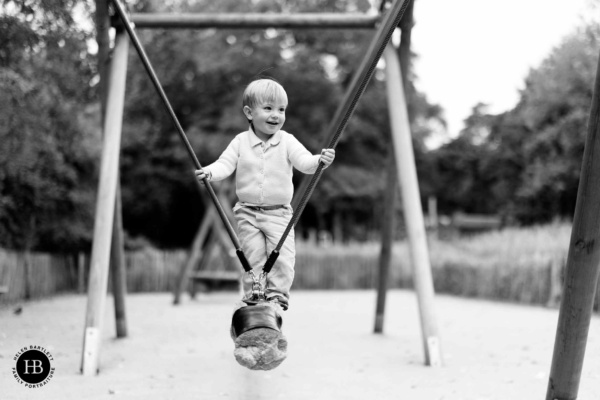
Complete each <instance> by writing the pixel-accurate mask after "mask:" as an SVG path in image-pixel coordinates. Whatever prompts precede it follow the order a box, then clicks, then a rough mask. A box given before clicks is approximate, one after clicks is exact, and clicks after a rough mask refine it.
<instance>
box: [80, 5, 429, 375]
mask: <svg viewBox="0 0 600 400" xmlns="http://www.w3.org/2000/svg"><path fill="white" fill-rule="evenodd" d="M98 3H99V8H104V9H106V6H107V5H106V3H103V2H102V1H100V0H98ZM407 5H408V1H396V2H394V3H393V4H392V6H391V7H390V9H389V10H388V12H387V14H386V15H385V17H384V18H383V19H381V20H380V19H379V17H377V18H375V17H374V16H364V17H363V16H358V17H356V18H343V17H341V16H340V15H335V16H333V15H323V16H321V15H319V16H318V18H315V19H314V21H313V22H312V23H308V22H306V18H309V19H310V15H303V16H300V17H298V18H295V16H286V17H285V18H273V16H272V15H269V16H265V15H262V14H261V15H243V16H240V15H237V16H236V15H234V16H229V17H222V16H218V17H215V16H211V18H204V21H205V22H204V24H207V23H210V24H211V25H212V26H215V27H220V24H222V25H223V26H229V27H232V25H235V26H236V27H238V28H243V27H249V26H252V27H257V26H260V27H272V26H274V27H290V26H294V27H298V28H300V27H305V28H314V27H315V24H316V25H317V26H319V27H323V28H342V27H344V28H346V27H349V26H352V27H356V28H372V27H373V24H374V23H375V22H379V29H378V32H377V33H376V34H375V36H374V40H373V42H372V44H371V46H370V47H369V49H368V51H367V55H366V56H365V58H364V59H363V62H362V63H361V66H360V68H359V72H357V73H356V74H355V76H354V78H353V81H352V83H351V85H350V87H349V90H348V93H347V94H346V96H345V98H344V101H343V103H342V104H341V105H340V107H339V108H338V110H337V112H336V114H335V117H334V119H333V120H332V122H331V125H330V129H329V131H330V132H334V135H333V138H332V140H331V143H332V145H331V146H329V147H335V144H336V143H337V141H338V140H339V137H340V135H341V133H342V131H343V130H344V128H345V125H346V123H347V121H348V120H349V118H350V116H351V115H352V112H353V110H354V107H355V106H356V103H357V102H358V100H359V98H360V96H361V94H362V92H363V91H364V89H365V87H366V84H367V82H368V80H369V79H370V77H371V75H372V73H373V71H374V69H375V67H376V64H377V62H378V60H379V58H380V56H381V55H382V53H383V51H384V49H385V47H386V45H387V43H388V41H389V39H390V37H391V35H392V33H393V31H394V29H395V28H396V26H397V25H398V23H399V21H400V18H401V15H402V13H403V12H404V10H405V9H406V7H407ZM114 6H115V10H116V11H117V12H118V13H119V15H120V17H121V18H120V19H121V20H122V21H127V18H126V17H125V14H124V11H123V9H122V8H121V7H120V4H119V3H114ZM99 15H100V16H99V17H98V21H97V25H98V27H99V30H98V34H99V45H100V43H104V44H106V42H107V41H106V40H102V39H101V37H102V36H103V35H104V36H105V35H106V32H105V30H103V29H102V28H104V29H106V30H107V29H108V26H109V24H107V23H106V19H107V18H108V13H107V12H104V13H100V14H99ZM102 15H104V20H101V16H102ZM131 19H132V21H133V23H135V24H136V25H138V27H141V26H144V24H145V23H146V24H148V25H147V26H153V27H158V26H160V27H175V26H176V27H181V26H182V24H183V23H186V24H190V23H193V24H196V26H197V24H198V23H199V22H198V21H200V20H203V18H198V17H197V16H195V17H194V16H192V17H181V16H177V17H170V18H165V17H164V16H154V17H153V18H150V19H152V22H151V23H150V22H144V18H143V17H140V16H136V15H132V16H131ZM138 19H139V22H138ZM146 21H148V20H146ZM175 21H179V23H177V22H175ZM190 21H191V22H190ZM206 21H209V22H206ZM274 21H279V22H274ZM280 23H283V25H280ZM163 24H164V25H163ZM115 25H117V26H118V25H119V24H115ZM120 25H121V28H124V29H125V30H126V31H127V33H128V34H129V36H130V37H131V39H132V40H133V43H134V45H135V47H136V49H137V50H138V53H139V54H140V56H141V58H142V61H143V62H144V66H145V67H146V69H147V71H148V73H149V76H150V77H151V79H152V81H153V84H154V85H155V87H156V89H157V91H158V93H159V95H160V96H161V98H162V99H163V103H164V104H165V106H166V108H167V111H168V112H169V114H170V115H171V116H172V117H173V120H174V122H175V125H176V127H177V130H178V133H179V134H180V136H181V138H182V140H183V142H184V144H185V145H186V147H187V149H188V152H189V153H190V156H191V157H192V160H193V161H194V163H195V164H196V167H197V168H200V164H199V162H198V160H197V158H196V157H195V155H194V154H193V150H192V149H191V146H190V145H189V142H188V141H187V139H186V138H185V134H184V133H183V130H182V128H181V126H180V125H179V124H178V122H177V120H176V118H175V116H174V113H173V110H172V109H171V108H170V106H169V104H168V100H167V99H166V96H165V94H164V92H163V90H162V88H161V86H160V84H159V83H158V79H157V78H156V75H155V74H154V72H153V71H152V68H151V66H150V64H149V62H147V58H146V57H145V54H144V52H143V49H142V48H141V45H140V44H139V41H137V38H136V37H135V34H134V33H133V29H132V26H131V25H130V24H128V23H123V22H121V23H120ZM127 44H128V41H127V37H126V35H125V34H124V32H123V29H119V30H118V31H117V35H116V40H115V50H114V54H113V62H112V65H111V72H112V73H111V82H110V84H109V89H108V94H107V97H108V98H109V99H111V100H110V101H108V103H107V104H108V105H109V106H110V107H108V109H107V113H106V117H105V118H106V122H105V129H104V130H105V144H106V146H105V152H106V149H107V148H110V149H111V150H113V151H111V152H110V153H111V154H113V157H112V158H110V157H108V156H107V157H103V168H102V174H103V176H104V179H102V178H101V184H100V188H99V190H100V192H102V195H101V198H99V201H98V208H97V212H96V215H97V220H99V219H100V220H102V223H101V224H100V223H97V227H96V228H95V233H94V235H95V236H94V237H95V239H94V242H95V244H94V248H93V251H92V271H91V273H90V294H89V295H90V297H93V298H94V299H93V300H92V299H90V300H89V301H88V310H87V315H88V318H87V320H86V332H85V336H84V337H85V340H84V353H83V361H82V369H83V373H84V374H86V375H89V374H93V373H95V372H96V371H97V369H98V353H99V349H100V335H99V333H100V332H101V322H102V321H101V315H102V312H103V308H104V299H103V297H104V295H103V293H105V290H106V283H107V282H106V281H107V278H106V275H107V269H108V265H107V264H108V253H109V251H110V246H109V245H108V237H109V236H110V233H109V232H110V231H111V229H112V226H110V225H111V221H112V218H108V216H113V215H114V202H112V201H111V200H110V199H114V198H115V197H114V196H115V194H116V190H115V188H116V187H117V183H116V176H117V172H118V171H117V170H116V161H117V159H115V156H116V157H118V142H119V140H120V122H121V119H122V107H123V104H122V101H121V102H120V103H118V102H117V101H115V100H116V99H113V97H117V94H113V93H112V92H115V93H118V92H117V91H115V89H116V88H115V86H118V87H119V88H121V90H122V88H123V87H124V82H122V81H119V83H114V82H116V78H117V77H119V76H124V74H123V71H124V70H125V65H123V63H124V62H125V61H124V60H126V49H127ZM106 53H107V52H106V49H101V50H99V55H102V54H106ZM117 69H118V71H117ZM113 77H114V78H113ZM113 79H115V81H114V82H113ZM400 90H401V89H400ZM118 96H119V97H122V93H119V95H118ZM404 107H405V106H404ZM115 108H120V110H119V111H120V112H117V111H116V110H115ZM117 125H118V126H117ZM403 134H405V135H408V137H410V132H409V131H406V132H405V133H403ZM115 143H116V145H115ZM411 150H412V149H411ZM107 164H110V165H107ZM322 167H323V165H320V167H319V169H318V170H317V172H316V173H315V175H314V176H313V179H312V180H311V183H310V184H309V189H308V190H307V191H306V192H305V194H304V196H303V198H302V199H301V204H300V206H299V207H298V208H297V209H296V213H295V219H293V220H292V222H291V223H290V225H289V227H288V230H287V232H286V234H287V233H288V232H289V230H290V229H292V228H293V226H294V224H295V223H296V221H297V218H298V217H299V216H300V214H301V211H302V208H303V207H304V204H306V201H307V199H308V197H309V196H310V194H311V193H312V190H313V188H314V185H315V183H316V181H317V180H318V179H319V177H320V175H321V172H322ZM207 183H208V182H207ZM108 186H110V187H111V188H110V189H107V187H108ZM206 187H207V189H208V190H209V194H210V196H211V198H212V199H213V202H214V204H215V205H216V207H217V211H218V214H219V216H221V219H222V220H223V222H224V223H225V226H226V228H227V231H228V233H229V234H230V237H231V240H232V242H233V243H234V245H235V247H236V253H237V254H238V257H239V258H240V262H241V263H242V266H243V267H244V269H245V270H246V271H248V270H249V266H248V265H247V262H245V257H243V253H241V251H240V247H239V246H238V244H239V243H237V242H236V240H237V239H236V237H235V232H234V231H233V229H232V227H231V226H230V225H229V223H228V221H227V218H226V216H225V215H224V214H225V213H224V211H223V209H222V207H220V205H219V202H218V201H216V195H215V193H214V191H213V190H212V188H211V187H210V185H206ZM412 195H413V196H417V198H418V190H417V191H416V192H415V193H413V194H412ZM110 203H112V205H111V204H110ZM115 218H118V216H115ZM109 228H110V229H109ZM99 237H103V238H104V239H103V240H96V238H99ZM423 239H424V237H423ZM283 240H284V238H282V241H283ZM425 246H426V244H425ZM113 247H114V246H113ZM425 248H426V247H425ZM277 254H278V251H275V252H273V254H272V255H271V257H269V262H268V263H267V264H266V265H265V268H264V272H265V273H268V271H269V270H270V268H271V267H272V264H273V263H274V261H275V259H276V257H277ZM425 267H426V268H429V266H428V265H426V266H425ZM428 284H429V285H430V287H431V290H430V291H429V292H428V293H429V294H424V296H430V294H432V293H433V286H432V284H431V282H429V283H428ZM117 295H118V296H122V297H123V298H124V294H123V293H122V294H117ZM428 304H431V302H429V303H428ZM427 315H432V313H427ZM424 326H425V327H430V328H434V327H435V324H433V323H431V324H427V325H424ZM423 335H424V338H425V339H424V343H425V348H426V351H429V352H431V351H432V350H433V351H435V352H436V353H437V352H438V351H439V348H438V347H437V346H435V347H432V346H431V343H437V332H434V331H432V332H423ZM432 338H433V340H432ZM426 359H427V362H428V363H429V362H430V361H431V360H437V361H435V362H434V363H433V365H436V364H437V363H438V361H439V360H441V357H440V356H439V354H436V355H435V356H433V357H431V356H430V355H429V354H428V355H427V357H426Z"/></svg>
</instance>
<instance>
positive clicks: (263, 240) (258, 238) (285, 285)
mask: <svg viewBox="0 0 600 400" xmlns="http://www.w3.org/2000/svg"><path fill="white" fill-rule="evenodd" d="M234 213H235V218H236V221H237V226H238V237H239V239H240V242H241V245H242V250H243V251H244V255H245V256H246V259H247V260H248V263H249V264H250V266H251V267H252V270H253V272H254V275H255V276H256V277H259V276H260V275H261V273H262V270H263V266H264V265H265V262H266V261H267V258H268V257H269V255H270V254H271V252H272V251H273V249H274V248H275V247H276V246H277V244H278V243H279V240H280V239H281V237H282V236H283V232H284V231H285V229H286V227H287V225H288V223H289V222H290V219H291V218H292V207H291V206H285V207H282V208H279V209H276V210H255V209H252V208H249V207H244V206H241V207H239V206H236V207H235V208H234ZM295 261H296V248H295V244H294V229H292V230H291V231H290V232H289V234H288V236H287V238H286V240H285V242H284V244H283V246H282V247H281V249H280V251H279V257H278V258H277V261H276V262H275V264H274V265H273V268H272V269H271V272H269V273H268V274H267V277H266V281H263V282H261V284H262V285H263V290H264V291H265V297H266V298H267V299H271V298H272V297H274V296H283V297H284V298H285V299H286V301H287V300H288V299H289V297H290V288H291V286H292V282H293V281H294V264H295ZM252 283H253V281H252V277H251V276H250V274H248V273H245V274H244V278H243V280H242V287H243V290H244V299H247V298H250V297H251V295H252Z"/></svg>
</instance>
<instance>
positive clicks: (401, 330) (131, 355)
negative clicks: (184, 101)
mask: <svg viewBox="0 0 600 400" xmlns="http://www.w3.org/2000/svg"><path fill="white" fill-rule="evenodd" d="M375 299H376V294H375V292H373V291H343V292H340V291H315V292H311V291H306V292H294V293H293V297H292V300H291V307H290V309H289V311H287V312H286V313H285V314H284V326H283V329H284V333H285V335H286V336H287V338H288V341H289V348H288V358H287V360H286V361H285V362H284V363H283V364H282V365H281V366H280V367H279V368H277V369H275V370H272V371H267V372H265V371H260V372H255V371H250V370H247V369H245V368H243V367H241V366H239V365H238V364H237V363H236V362H235V359H234V358H233V342H232V341H231V339H230V338H229V336H228V329H229V322H230V317H231V312H232V308H233V304H234V303H235V301H237V300H238V294H236V293H230V292H221V293H211V294H203V295H200V296H199V297H197V298H196V299H195V300H191V299H189V298H187V297H184V300H183V302H182V304H181V305H179V306H173V305H172V304H171V302H172V296H171V295H170V294H166V293H165V294H132V295H129V296H128V297H127V318H128V330H129V336H128V337H127V338H125V339H115V328H114V312H113V310H112V299H110V298H109V301H108V302H107V310H106V311H107V312H106V317H105V328H104V329H103V336H104V339H103V341H102V348H101V362H100V373H99V374H98V375H97V376H94V377H85V376H82V375H81V374H80V373H79V370H80V360H81V353H82V343H83V331H84V320H85V309H86V303H87V299H86V297H85V296H82V295H68V296H59V297H55V298H52V299H47V300H44V301H39V302H29V303H23V304H21V306H22V308H23V309H22V312H21V313H20V314H19V315H17V314H15V313H14V309H15V306H10V307H4V308H2V309H0V398H1V399H61V400H68V399H173V400H185V399H202V400H204V399H254V400H258V399H269V400H274V399H285V400H296V399H302V400H305V399H311V400H318V399H327V400H330V399H344V400H351V399H360V400H364V399H384V400H385V399H411V400H420V399H423V400H442V399H445V400H449V399H452V400H496V399H497V400H500V399H502V400H507V399H510V400H513V399H544V398H545V394H546V385H547V381H548V373H549V370H550V363H551V359H552V349H553V343H554V335H555V330H556V322H557V318H558V311H557V310H554V309H545V308H540V307H529V306H522V305H514V304H505V303H495V302H488V301H481V300H474V299H462V298H456V297H449V296H437V297H436V302H435V310H436V314H437V318H436V319H437V323H438V326H439V332H440V340H441V349H442V354H443V358H444V366H443V367H438V368H433V367H427V366H425V365H424V351H423V347H422V338H421V330H420V323H419V310H418V304H417V299H416V296H415V294H414V293H413V292H411V291H400V290H393V291H390V292H389V295H388V301H387V311H386V321H385V327H384V333H383V334H373V333H372V332H373V325H374V311H375ZM30 345H37V346H43V347H44V348H45V349H47V350H48V351H49V352H50V353H51V354H52V356H53V358H54V361H53V364H52V366H53V367H55V374H54V376H53V377H52V378H51V379H50V381H49V382H48V384H46V385H45V386H43V387H40V388H33V389H30V388H26V387H24V386H22V385H20V384H19V383H18V382H17V380H16V379H15V378H14V377H13V375H12V367H14V366H15V361H14V356H15V354H16V353H17V351H18V350H19V349H20V348H22V347H24V346H30ZM599 383H600V317H598V316H594V318H593V319H592V324H591V327H590V332H589V338H588V344H587V351H586V359H585V363H584V369H583V374H582V378H581V384H580V389H579V399H599V398H600V384H599Z"/></svg>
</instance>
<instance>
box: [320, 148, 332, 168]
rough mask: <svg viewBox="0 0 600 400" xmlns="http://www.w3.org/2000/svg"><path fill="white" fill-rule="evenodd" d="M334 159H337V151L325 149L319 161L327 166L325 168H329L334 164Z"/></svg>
mask: <svg viewBox="0 0 600 400" xmlns="http://www.w3.org/2000/svg"><path fill="white" fill-rule="evenodd" d="M334 158H335V150H334V149H323V150H321V158H320V159H319V161H321V162H322V163H323V164H325V167H329V166H330V165H331V163H332V162H333V159H334Z"/></svg>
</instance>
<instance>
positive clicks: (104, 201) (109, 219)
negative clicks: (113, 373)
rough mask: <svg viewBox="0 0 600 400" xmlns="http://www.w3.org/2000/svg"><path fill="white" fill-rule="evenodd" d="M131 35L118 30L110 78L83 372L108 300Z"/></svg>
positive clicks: (93, 358)
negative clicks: (128, 35)
mask: <svg viewBox="0 0 600 400" xmlns="http://www.w3.org/2000/svg"><path fill="white" fill-rule="evenodd" d="M128 48H129V39H128V38H127V35H125V34H123V33H119V34H118V35H117V37H116V40H115V48H114V54H113V58H112V63H111V70H110V80H109V82H108V96H107V98H108V101H107V109H106V117H105V120H104V137H103V144H102V160H101V166H100V182H99V185H98V199H97V201H96V216H95V225H94V242H93V245H92V259H91V267H90V277H89V284H88V303H87V313H86V324H85V333H84V345H83V355H82V366H81V369H82V372H83V374H84V375H93V374H96V373H97V371H98V364H99V352H100V341H101V332H102V319H103V316H104V308H105V302H106V290H107V284H108V268H109V258H110V244H111V238H112V228H113V219H114V211H115V210H114V208H115V196H116V189H117V177H118V170H119V150H120V145H121V124H122V119H123V107H124V102H125V78H126V72H127V54H128Z"/></svg>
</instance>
